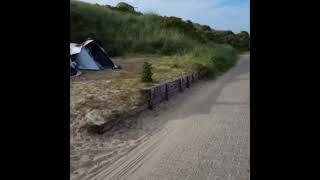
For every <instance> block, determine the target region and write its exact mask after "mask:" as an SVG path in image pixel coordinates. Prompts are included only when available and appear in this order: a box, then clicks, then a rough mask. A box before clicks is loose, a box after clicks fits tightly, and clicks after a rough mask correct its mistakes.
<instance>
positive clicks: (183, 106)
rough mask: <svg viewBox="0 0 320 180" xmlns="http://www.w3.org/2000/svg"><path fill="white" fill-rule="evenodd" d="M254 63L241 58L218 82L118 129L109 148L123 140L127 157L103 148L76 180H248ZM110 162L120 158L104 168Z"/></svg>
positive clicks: (108, 137)
mask: <svg viewBox="0 0 320 180" xmlns="http://www.w3.org/2000/svg"><path fill="white" fill-rule="evenodd" d="M249 62H250V55H248V54H247V55H242V56H241V58H240V60H239V62H238V64H237V65H236V66H235V67H234V68H232V69H231V70H230V71H229V72H227V73H226V74H224V75H223V76H221V77H219V78H218V79H217V80H215V81H210V82H201V83H199V84H198V85H199V86H197V87H194V88H192V89H191V90H189V91H187V92H185V93H183V94H181V95H180V96H179V97H176V99H175V100H173V101H170V102H168V103H166V104H163V105H161V106H160V107H159V110H156V111H153V112H146V113H144V114H142V115H141V116H140V117H139V118H138V119H137V120H136V121H132V122H134V123H133V124H131V125H129V126H128V125H127V124H124V127H126V128H124V129H123V128H122V127H118V128H119V129H120V131H122V133H120V134H119V131H117V133H116V134H112V133H111V132H110V133H109V134H108V133H107V134H106V135H104V138H105V143H108V140H110V138H111V137H112V138H113V140H114V138H118V139H122V141H121V143H122V144H125V145H126V146H123V147H126V148H122V150H121V149H120V151H119V153H120V154H121V153H122V155H121V156H120V155H118V156H111V155H110V156H108V153H109V154H110V151H103V148H101V151H100V152H101V153H100V154H99V153H98V154H95V158H96V159H99V158H100V161H97V162H98V163H95V164H94V163H93V164H91V166H90V165H88V167H91V168H88V169H90V170H86V171H83V172H85V173H82V175H81V176H73V178H71V179H94V180H103V179H105V180H111V179H130V180H134V179H147V180H149V179H159V180H162V179H237V180H240V179H249V175H250V163H249V161H250V125H249V121H250V108H249V106H250V103H249V102H250V96H249V90H250V89H249V85H250V78H249V76H250V71H249ZM100 140H102V139H101V138H100ZM124 149H126V150H124ZM108 157H117V158H116V159H113V161H112V162H110V163H103V159H104V160H105V161H107V160H108ZM120 157H121V158H120ZM109 159H110V158H109ZM115 160H117V161H115Z"/></svg>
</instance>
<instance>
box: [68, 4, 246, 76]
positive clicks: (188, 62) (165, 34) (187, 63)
mask: <svg viewBox="0 0 320 180" xmlns="http://www.w3.org/2000/svg"><path fill="white" fill-rule="evenodd" d="M70 14H71V19H70V27H71V28H70V30H71V31H70V36H71V41H73V42H83V41H84V40H85V39H86V38H88V37H92V38H95V39H98V40H100V41H101V42H102V43H103V46H104V48H105V49H106V50H107V51H108V53H109V55H110V56H122V55H127V54H131V53H134V54H159V55H161V56H164V57H165V58H167V57H168V56H169V57H170V59H174V60H175V62H174V63H172V65H171V67H172V68H173V69H174V68H178V67H179V68H184V69H185V70H187V71H193V70H201V71H202V72H203V75H204V76H206V77H214V76H215V75H217V74H219V73H221V72H224V71H225V70H227V69H228V68H229V67H231V66H232V65H233V64H234V62H235V59H236V54H237V50H235V49H234V48H233V47H231V46H230V45H232V43H230V44H229V45H226V44H217V42H214V41H212V40H210V38H211V37H214V38H213V39H218V38H217V37H219V43H223V42H224V41H222V40H221V39H223V36H222V35H221V37H220V35H219V34H218V35H216V34H214V36H213V35H211V36H208V37H207V36H206V35H205V33H204V32H205V31H208V27H205V26H204V27H205V28H202V29H204V30H201V26H199V25H197V26H195V25H194V24H192V22H190V21H189V22H184V21H182V20H181V19H179V18H174V17H161V16H158V15H156V14H139V13H131V12H124V11H120V10H117V9H116V8H110V7H107V6H99V5H93V4H87V3H83V2H78V1H71V2H70ZM199 27H200V28H199ZM209 29H210V28H209ZM215 32H216V31H215ZM220 34H221V33H220ZM231 35H232V33H231ZM228 36H230V34H228ZM242 39H245V37H243V38H242Z"/></svg>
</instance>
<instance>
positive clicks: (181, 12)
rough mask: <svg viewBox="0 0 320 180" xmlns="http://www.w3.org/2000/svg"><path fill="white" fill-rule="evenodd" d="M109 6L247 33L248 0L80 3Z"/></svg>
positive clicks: (161, 0)
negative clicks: (123, 4)
mask: <svg viewBox="0 0 320 180" xmlns="http://www.w3.org/2000/svg"><path fill="white" fill-rule="evenodd" d="M81 1H84V2H90V3H98V4H109V5H112V6H115V5H116V4H117V3H119V2H127V3H129V4H131V5H132V6H134V7H137V9H136V10H137V11H140V12H153V13H157V14H159V15H163V16H176V17H180V18H182V19H184V20H191V21H192V22H196V23H200V24H206V25H209V26H210V27H211V28H213V29H218V30H232V31H233V32H235V33H238V32H240V31H248V32H250V0H81Z"/></svg>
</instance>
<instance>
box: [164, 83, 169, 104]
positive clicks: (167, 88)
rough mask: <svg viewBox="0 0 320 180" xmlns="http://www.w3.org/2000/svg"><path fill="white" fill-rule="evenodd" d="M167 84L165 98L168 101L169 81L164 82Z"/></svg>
mask: <svg viewBox="0 0 320 180" xmlns="http://www.w3.org/2000/svg"><path fill="white" fill-rule="evenodd" d="M164 85H165V92H164V93H165V99H166V100H167V101H169V87H168V83H166V84H164Z"/></svg>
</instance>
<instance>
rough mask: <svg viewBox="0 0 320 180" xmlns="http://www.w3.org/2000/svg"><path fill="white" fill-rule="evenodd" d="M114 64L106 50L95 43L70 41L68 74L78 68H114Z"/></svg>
mask: <svg viewBox="0 0 320 180" xmlns="http://www.w3.org/2000/svg"><path fill="white" fill-rule="evenodd" d="M114 67H115V65H114V63H113V62H112V61H111V59H110V58H109V57H108V55H107V53H106V51H105V50H104V49H103V48H102V47H101V46H100V44H99V43H95V41H94V40H87V41H85V42H84V43H82V44H77V43H70V76H71V74H75V73H76V71H78V72H80V71H79V70H103V69H108V68H112V69H113V68H114Z"/></svg>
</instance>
